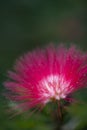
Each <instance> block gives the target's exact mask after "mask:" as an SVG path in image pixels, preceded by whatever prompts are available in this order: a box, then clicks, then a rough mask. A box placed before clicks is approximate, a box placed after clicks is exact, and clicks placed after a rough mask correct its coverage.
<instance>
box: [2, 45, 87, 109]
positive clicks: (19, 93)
mask: <svg viewBox="0 0 87 130" xmlns="http://www.w3.org/2000/svg"><path fill="white" fill-rule="evenodd" d="M8 77H9V78H10V80H8V81H6V82H5V83H4V84H5V87H6V88H7V89H8V90H9V93H8V94H7V96H8V98H9V99H10V100H12V101H15V102H17V103H18V106H17V107H18V108H20V107H21V108H22V109H23V110H28V109H30V108H35V107H37V106H39V105H45V104H46V103H48V102H50V101H53V99H55V100H58V101H59V100H61V99H65V100H66V98H67V96H68V95H70V94H72V93H73V92H75V91H77V90H78V89H80V88H83V87H85V86H87V54H85V53H83V52H81V51H80V50H78V49H77V48H76V47H75V46H71V47H70V48H69V49H67V48H65V47H64V46H62V45H60V46H59V47H53V45H52V46H51V45H50V46H48V47H46V48H45V49H37V50H35V51H32V52H29V53H27V54H25V55H24V56H22V57H20V59H19V60H17V62H16V64H15V65H14V70H13V71H9V72H8Z"/></svg>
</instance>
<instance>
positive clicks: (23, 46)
mask: <svg viewBox="0 0 87 130" xmlns="http://www.w3.org/2000/svg"><path fill="white" fill-rule="evenodd" d="M86 3H87V2H86V0H61V1H58V0H8V1H7V0H3V1H2V0H0V86H1V87H0V90H1V92H0V93H1V94H0V130H21V129H22V130H51V129H52V130H53V129H55V130H56V125H57V124H58V122H56V121H54V122H53V120H52V119H50V117H49V112H48V111H49V109H48V108H45V109H44V110H43V112H42V113H38V114H33V115H32V116H31V117H27V118H26V114H25V115H19V116H16V117H14V118H13V119H9V114H8V113H7V112H6V109H7V107H8V104H10V103H8V102H7V101H6V100H5V98H4V97H3V96H2V92H3V90H4V87H3V85H2V82H3V81H4V80H5V79H6V72H7V70H9V69H10V68H12V66H13V64H14V62H15V60H16V59H17V58H18V57H19V56H20V55H21V54H23V53H26V52H27V51H30V50H33V49H34V48H36V47H41V46H45V45H46V44H48V43H51V42H52V43H54V44H59V43H64V44H65V45H66V46H69V45H70V44H72V43H74V44H76V45H77V46H79V47H80V48H81V49H83V50H84V51H87V6H86ZM86 91H87V90H86ZM86 91H85V90H82V91H80V92H78V93H76V94H75V97H76V98H79V99H81V100H83V101H85V102H87V101H86V100H87V92H86ZM86 117H87V105H72V106H71V107H70V108H69V115H68V116H67V117H66V119H65V121H64V122H63V125H62V130H86V129H87V120H86Z"/></svg>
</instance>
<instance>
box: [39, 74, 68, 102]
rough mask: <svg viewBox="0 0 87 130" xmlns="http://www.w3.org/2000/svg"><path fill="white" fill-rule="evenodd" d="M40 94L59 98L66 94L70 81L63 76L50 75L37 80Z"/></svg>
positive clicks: (48, 98) (49, 98) (49, 97)
mask: <svg viewBox="0 0 87 130" xmlns="http://www.w3.org/2000/svg"><path fill="white" fill-rule="evenodd" d="M39 85H40V86H41V87H40V91H41V94H42V95H43V96H44V97H45V98H47V101H46V102H48V101H49V100H51V99H56V100H60V99H63V98H65V97H66V96H67V94H68V89H69V86H70V82H67V81H66V80H65V79H64V77H63V76H59V75H50V76H47V77H46V78H44V79H42V80H41V81H40V82H39Z"/></svg>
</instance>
